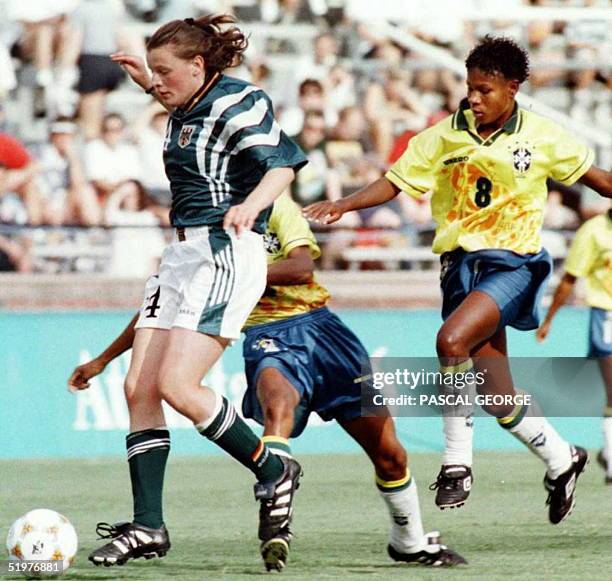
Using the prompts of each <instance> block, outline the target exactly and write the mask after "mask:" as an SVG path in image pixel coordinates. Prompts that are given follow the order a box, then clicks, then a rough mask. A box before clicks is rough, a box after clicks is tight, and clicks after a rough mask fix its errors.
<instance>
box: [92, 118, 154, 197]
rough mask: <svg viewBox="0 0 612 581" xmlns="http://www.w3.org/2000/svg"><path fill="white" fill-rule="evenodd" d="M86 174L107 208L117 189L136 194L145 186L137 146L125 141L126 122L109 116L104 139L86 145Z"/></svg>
mask: <svg viewBox="0 0 612 581" xmlns="http://www.w3.org/2000/svg"><path fill="white" fill-rule="evenodd" d="M85 172H86V175H87V179H88V180H89V181H90V182H91V184H92V185H93V187H94V188H95V190H96V193H97V194H98V201H99V204H100V206H101V208H104V206H105V205H106V202H107V200H108V198H109V196H110V195H111V194H113V193H114V192H115V191H117V190H120V189H121V190H125V191H131V192H134V191H136V190H137V189H138V188H140V187H141V186H140V185H139V183H138V181H139V180H140V178H141V175H142V172H141V170H140V160H139V158H138V151H137V149H136V147H135V146H134V145H132V144H130V143H126V141H125V122H124V120H123V117H121V115H119V114H118V113H109V114H107V115H106V116H105V117H104V121H103V122H102V136H101V138H100V139H96V140H94V141H90V142H89V143H87V144H86V145H85Z"/></svg>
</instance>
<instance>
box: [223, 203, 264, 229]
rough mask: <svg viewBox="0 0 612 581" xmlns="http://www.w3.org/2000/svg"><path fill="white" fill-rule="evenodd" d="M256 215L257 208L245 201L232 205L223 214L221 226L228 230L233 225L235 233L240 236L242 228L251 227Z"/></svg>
mask: <svg viewBox="0 0 612 581" xmlns="http://www.w3.org/2000/svg"><path fill="white" fill-rule="evenodd" d="M258 215H259V210H258V209H257V208H255V207H253V206H252V205H250V204H248V203H247V202H244V203H242V204H238V205H236V206H232V207H231V208H230V209H229V210H228V212H227V214H225V218H224V220H223V228H224V229H225V230H229V229H230V228H231V227H232V226H233V227H234V228H235V229H236V235H237V236H240V234H242V232H243V230H250V229H251V228H253V225H254V224H255V220H256V219H257V216H258Z"/></svg>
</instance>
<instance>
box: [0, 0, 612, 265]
mask: <svg viewBox="0 0 612 581" xmlns="http://www.w3.org/2000/svg"><path fill="white" fill-rule="evenodd" d="M397 4H402V5H405V6H406V7H407V6H408V3H397ZM375 5H376V3H369V4H368V3H364V2H359V1H357V0H355V2H352V1H351V0H36V1H35V2H26V1H24V0H0V16H1V18H0V270H18V271H31V270H38V271H48V272H57V271H69V270H85V271H104V272H108V273H111V274H115V275H117V276H145V275H146V274H148V272H150V271H151V270H152V269H154V268H155V260H156V257H157V256H158V255H159V253H160V252H161V248H162V247H163V244H164V240H165V237H166V236H167V229H165V228H164V227H165V226H167V225H168V206H169V203H170V193H169V188H168V183H167V180H166V177H165V174H164V170H163V164H162V158H161V151H162V145H163V140H164V134H165V127H166V121H167V114H166V112H165V110H164V109H163V108H162V107H161V106H159V105H158V104H157V103H155V102H154V101H152V100H151V99H150V98H149V97H148V96H147V95H145V94H144V93H142V91H139V90H138V89H137V88H136V87H135V86H133V85H131V84H130V83H129V82H128V81H127V80H126V78H125V75H124V73H123V71H122V70H121V68H120V67H119V66H118V65H116V64H115V63H113V62H111V61H110V59H109V58H108V55H109V54H110V53H113V52H116V51H118V50H123V51H126V52H130V53H133V54H141V55H143V54H144V43H145V41H146V37H147V35H148V34H150V33H151V32H152V31H154V30H155V28H156V27H157V26H159V25H160V24H161V23H163V22H166V21H168V20H171V19H173V18H186V17H196V16H198V15H200V14H203V13H208V12H231V13H234V14H235V15H236V16H237V17H238V19H239V20H240V22H241V23H242V26H243V27H244V28H245V30H246V31H247V32H249V33H250V47H249V50H248V52H247V59H246V61H245V63H244V64H243V65H242V66H241V67H239V68H238V69H235V70H234V71H232V72H231V73H230V74H235V75H236V76H240V77H243V78H246V79H248V80H250V81H252V82H254V83H256V84H257V85H259V86H261V87H262V88H264V89H265V90H266V91H267V92H268V93H269V94H270V96H271V97H272V100H273V102H274V104H275V107H276V116H277V119H278V120H279V122H280V124H281V126H282V127H283V129H284V130H285V131H286V132H287V133H288V134H289V135H291V136H292V137H294V138H295V139H296V141H297V142H298V143H299V144H300V145H301V147H302V148H303V149H304V151H305V152H306V153H307V155H308V158H309V161H310V163H309V164H308V166H306V168H304V170H302V172H300V174H299V175H298V178H297V180H296V181H295V182H294V184H293V186H292V191H291V194H292V196H293V198H294V199H295V200H296V201H297V202H298V203H299V204H301V205H304V204H309V203H312V202H315V201H319V200H324V199H337V198H340V197H343V196H346V195H348V194H350V193H352V192H353V191H355V190H356V189H358V188H360V187H361V186H363V185H365V184H367V183H369V182H371V181H373V180H375V179H377V178H378V177H380V176H381V175H382V174H383V172H384V171H385V169H386V168H387V167H388V165H389V164H390V163H392V162H393V161H394V160H395V159H397V158H398V157H399V156H400V155H401V153H402V151H403V150H404V149H405V147H406V145H407V144H408V142H409V141H410V139H411V138H412V137H413V136H414V135H416V134H417V133H418V132H419V131H422V130H423V129H425V128H426V127H428V126H430V125H431V124H433V123H436V122H437V121H439V120H440V119H442V118H443V117H444V116H446V115H448V114H449V113H451V112H453V111H454V110H455V109H456V107H457V106H458V103H459V101H460V99H461V98H462V96H463V95H464V81H463V80H462V79H461V78H459V77H458V76H456V75H455V74H453V73H452V72H450V71H449V70H448V69H445V68H443V67H440V66H436V65H435V64H432V63H431V62H429V61H428V60H427V59H425V58H424V57H423V56H421V55H418V54H416V53H413V52H412V51H409V50H406V49H405V48H404V47H402V46H400V45H399V44H398V43H396V42H394V41H393V40H390V39H389V38H388V37H387V35H386V34H383V32H382V29H381V27H380V26H379V21H378V19H377V14H376V7H375ZM356 6H357V7H361V6H370V8H368V9H367V10H368V14H360V17H359V18H355V17H354V13H355V7H356ZM409 6H410V10H405V11H404V12H406V13H405V14H404V13H402V14H401V19H400V20H398V21H397V24H399V25H400V26H401V27H402V28H403V29H404V30H406V31H407V32H409V33H410V34H412V35H414V36H415V37H417V38H419V39H421V40H424V41H426V42H427V43H429V44H430V45H432V46H435V47H440V48H442V49H444V50H447V51H449V52H450V54H452V55H454V56H455V57H457V58H460V59H462V58H464V56H465V54H466V53H467V51H468V50H469V48H470V47H471V46H472V45H473V44H474V43H475V41H476V40H477V39H478V38H480V37H481V36H483V35H484V34H503V35H507V36H512V37H514V38H517V39H518V40H519V41H521V42H522V43H523V44H524V45H525V46H528V47H529V51H530V54H531V59H532V73H531V78H530V80H529V82H528V83H526V86H525V87H524V90H525V91H526V92H527V93H530V94H531V95H533V96H534V97H536V98H537V99H539V100H541V101H543V102H544V103H547V104H549V105H552V106H554V107H555V108H556V109H558V110H561V111H563V112H565V113H568V114H569V115H571V116H572V117H573V118H574V119H576V120H579V121H580V122H583V123H585V124H589V125H593V126H596V127H598V128H599V129H601V130H603V131H608V132H610V131H612V121H611V118H612V117H611V115H610V112H611V111H610V108H611V98H610V95H611V91H610V89H612V69H611V66H610V60H609V55H610V54H611V52H612V51H611V48H612V46H611V42H612V38H611V37H612V34H611V31H610V21H605V20H600V19H593V20H588V19H581V20H571V21H568V22H562V21H551V20H534V21H528V22H522V21H516V20H515V21H513V20H499V19H492V20H483V19H474V20H464V19H463V18H462V17H461V16H462V13H465V12H466V11H469V10H470V9H473V10H480V11H481V12H483V13H486V10H489V9H490V10H496V9H497V10H500V9H501V10H504V11H506V13H508V14H509V13H511V11H512V7H513V6H516V7H519V6H544V7H565V6H582V7H595V8H597V7H608V8H609V6H610V4H609V1H608V0H602V1H599V0H581V1H577V0H567V1H562V0H559V1H553V0H551V1H547V0H532V1H526V0H525V1H524V0H465V1H462V2H456V1H453V0H427V1H425V0H411V2H410V3H409ZM369 11H371V14H370V13H369ZM600 211H602V208H601V207H599V206H598V201H597V200H596V199H595V198H591V197H589V195H588V194H585V193H583V192H581V191H580V190H577V189H570V188H566V187H561V186H559V185H556V184H551V195H550V199H549V207H548V210H547V214H546V222H545V226H546V227H547V228H550V229H553V230H561V231H566V230H571V229H575V228H576V227H577V226H578V225H579V224H580V223H581V221H582V220H583V219H585V218H588V217H590V216H591V215H592V214H594V213H597V212H600ZM24 226H38V227H39V228H25V227H24ZM113 226H115V227H116V228H109V227H113ZM432 231H433V224H432V221H431V214H430V211H429V204H428V199H427V197H424V198H423V199H421V200H415V199H413V198H410V197H408V196H398V198H397V199H396V200H395V201H394V202H393V203H392V204H388V205H387V206H385V207H383V208H379V209H374V210H367V211H363V212H361V213H359V214H355V215H347V216H345V217H344V218H343V220H342V221H341V222H340V223H339V224H338V225H337V227H334V228H333V229H330V230H328V231H324V232H322V233H321V237H322V239H324V240H325V241H326V245H327V249H326V251H325V252H324V253H323V263H322V267H324V268H342V267H345V266H346V261H345V260H344V259H343V250H344V249H345V248H347V247H348V246H355V245H374V246H396V247H398V246H399V247H410V246H419V245H423V244H426V243H427V242H428V240H430V239H431V234H432ZM373 233H374V234H373ZM74 248H76V249H77V251H74ZM79 249H80V250H79Z"/></svg>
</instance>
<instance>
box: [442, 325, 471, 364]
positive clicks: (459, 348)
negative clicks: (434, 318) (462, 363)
mask: <svg viewBox="0 0 612 581" xmlns="http://www.w3.org/2000/svg"><path fill="white" fill-rule="evenodd" d="M436 350H437V352H438V355H439V356H440V357H464V356H466V355H469V350H468V348H467V345H466V344H465V341H464V340H463V338H462V337H461V335H460V334H459V333H458V332H457V331H454V330H452V329H445V328H444V327H442V328H441V329H440V331H438V335H437V337H436Z"/></svg>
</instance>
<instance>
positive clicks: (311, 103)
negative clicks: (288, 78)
mask: <svg viewBox="0 0 612 581" xmlns="http://www.w3.org/2000/svg"><path fill="white" fill-rule="evenodd" d="M307 111H319V112H320V113H323V115H324V118H325V123H326V125H327V127H332V126H333V125H334V124H335V122H336V119H335V115H334V112H333V110H332V109H331V108H330V107H329V106H328V101H327V98H326V96H325V90H324V89H323V85H322V83H321V82H320V81H317V80H316V79H306V80H304V81H302V82H301V83H300V87H299V97H298V106H297V107H290V108H288V109H286V110H285V111H283V112H282V113H281V115H280V118H279V123H280V125H281V127H282V128H283V130H284V131H285V133H287V135H290V136H292V137H293V136H295V135H297V134H298V133H300V131H301V130H302V126H303V124H304V115H305V114H306V112H307Z"/></svg>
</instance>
